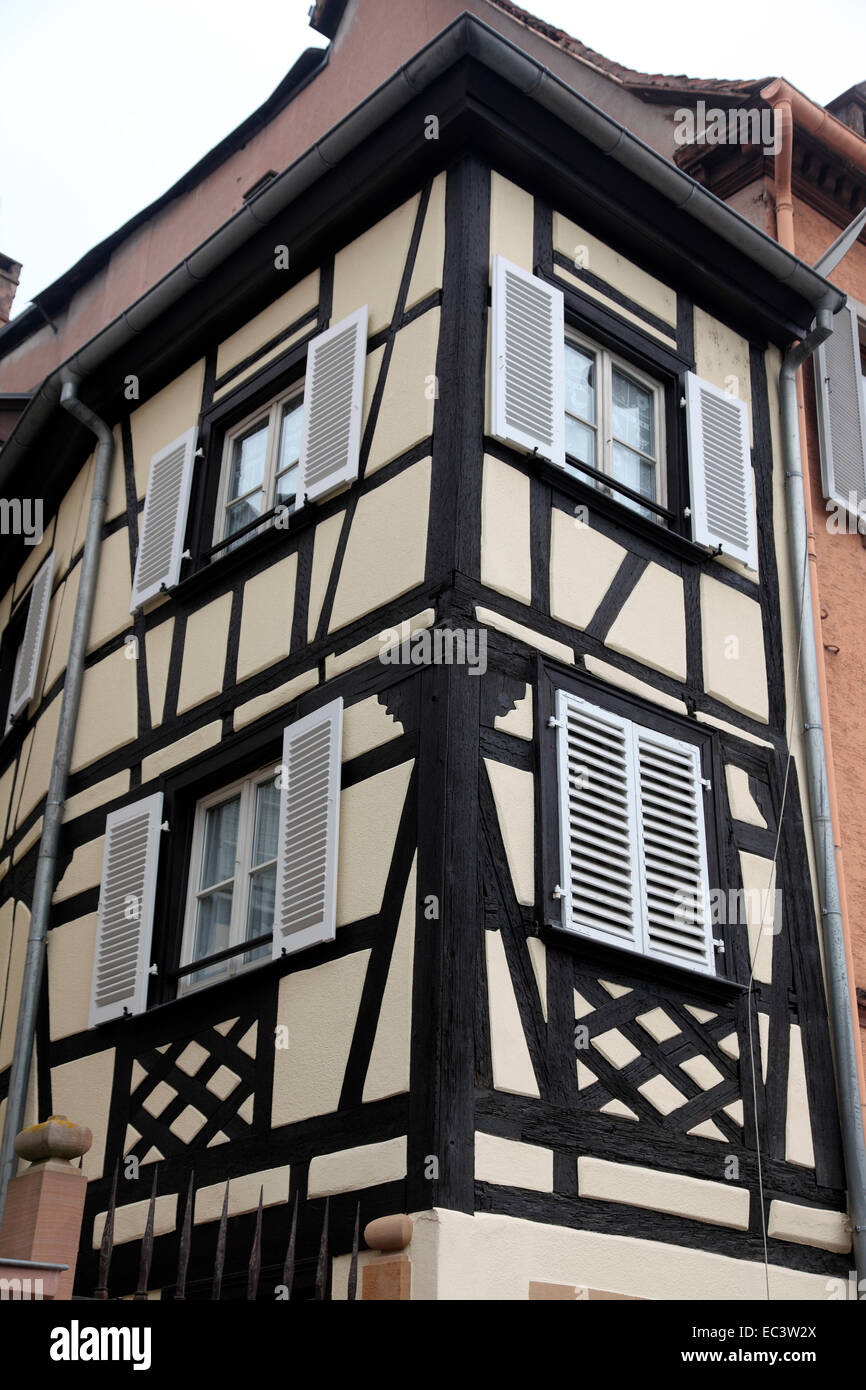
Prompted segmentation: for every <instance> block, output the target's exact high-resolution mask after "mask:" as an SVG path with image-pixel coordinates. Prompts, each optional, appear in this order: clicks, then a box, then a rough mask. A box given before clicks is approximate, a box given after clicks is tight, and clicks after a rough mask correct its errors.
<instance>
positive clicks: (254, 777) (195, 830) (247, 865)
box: [176, 763, 277, 999]
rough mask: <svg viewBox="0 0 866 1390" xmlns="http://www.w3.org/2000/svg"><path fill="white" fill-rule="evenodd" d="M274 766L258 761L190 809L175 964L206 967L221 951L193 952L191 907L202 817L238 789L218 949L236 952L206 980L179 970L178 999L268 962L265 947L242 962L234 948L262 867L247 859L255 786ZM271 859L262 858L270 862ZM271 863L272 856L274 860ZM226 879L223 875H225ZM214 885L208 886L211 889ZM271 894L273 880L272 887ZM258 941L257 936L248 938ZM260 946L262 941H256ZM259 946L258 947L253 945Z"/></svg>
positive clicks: (240, 937) (200, 848)
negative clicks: (224, 934) (224, 932)
mask: <svg viewBox="0 0 866 1390" xmlns="http://www.w3.org/2000/svg"><path fill="white" fill-rule="evenodd" d="M276 771H277V768H276V766H275V765H274V764H272V763H266V764H265V765H264V766H259V768H258V769H257V771H256V772H253V773H249V774H247V775H246V776H244V777H239V778H237V779H236V780H235V781H234V782H230V783H228V784H225V785H223V786H220V787H217V788H215V789H214V790H212V791H210V792H208V793H207V794H206V795H205V796H203V797H200V798H199V799H198V800H197V801H196V803H195V806H194V808H193V824H192V839H191V844H190V851H189V855H188V857H187V861H186V895H185V898H184V912H183V919H182V922H181V929H180V953H179V957H178V969H179V970H182V971H186V970H187V967H188V966H191V965H196V966H200V968H201V969H206V968H207V963H208V961H209V960H212V959H214V958H215V957H218V956H219V955H221V954H222V951H215V952H213V954H212V955H211V956H202V957H201V959H200V961H199V960H197V959H195V958H194V957H193V955H192V951H193V947H194V944H195V929H196V908H197V904H198V899H199V897H200V895H201V893H202V891H203V890H202V888H201V886H200V884H201V866H202V853H203V850H204V831H205V824H206V822H207V813H208V811H209V810H212V809H213V808H214V807H216V806H220V805H222V804H223V803H224V802H227V801H231V800H232V798H233V797H234V796H235V795H236V794H237V793H240V799H241V806H240V810H239V813H238V840H237V845H236V849H235V872H234V874H233V876H232V880H231V881H232V885H233V890H232V917H231V922H230V925H229V942H228V945H227V946H225V947H224V948H222V949H223V951H229V950H236V951H237V954H236V955H234V956H230V957H229V958H228V959H226V960H224V961H218V962H217V964H218V965H221V966H222V967H223V968H222V969H221V970H219V972H218V973H217V974H216V975H210V976H209V977H208V978H207V979H203V980H196V981H193V974H194V973H195V972H192V971H189V972H187V973H185V974H182V975H181V976H180V978H179V979H178V980H177V994H176V997H177V998H178V999H180V998H183V997H184V996H185V995H188V994H193V993H196V992H197V991H198V990H201V989H207V988H210V987H211V986H212V985H218V984H223V983H224V982H225V981H226V980H230V979H233V978H234V977H235V976H237V975H240V974H244V973H246V971H248V970H254V969H256V968H258V967H260V966H262V965H268V964H270V961H271V953H270V951H269V952H268V953H267V956H262V957H260V958H259V959H256V960H250V961H246V962H245V961H244V960H243V955H244V952H243V951H242V950H241V949H239V948H241V947H242V946H244V944H245V938H244V936H243V930H244V925H245V923H246V920H247V916H248V912H249V900H250V881H251V879H252V877H253V872H254V868H258V869H261V868H263V867H265V866H264V865H256V866H254V865H253V864H252V862H251V861H252V851H253V844H254V835H255V810H256V792H257V790H258V788H259V787H260V786H262V785H264V783H266V782H271V783H273V779H274V776H275V774H276ZM270 862H271V861H266V864H269V863H270ZM273 862H274V864H276V862H277V861H276V859H274V861H273ZM241 874H242V875H243V880H244V881H243V891H242V892H240V893H239V892H238V880H239V878H240V876H241ZM224 881H225V882H228V880H224ZM218 886H219V885H216V884H214V885H210V890H211V891H213V889H214V888H216V887H218ZM274 892H275V894H276V885H275V887H274ZM252 939H253V940H257V939H258V938H252ZM260 945H261V943H260ZM252 949H259V948H252Z"/></svg>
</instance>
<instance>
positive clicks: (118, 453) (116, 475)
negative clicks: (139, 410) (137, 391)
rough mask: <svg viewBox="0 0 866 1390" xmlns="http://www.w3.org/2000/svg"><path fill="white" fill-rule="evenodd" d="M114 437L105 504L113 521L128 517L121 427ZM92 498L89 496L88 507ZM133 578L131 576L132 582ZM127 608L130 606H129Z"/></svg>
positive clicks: (116, 428)
mask: <svg viewBox="0 0 866 1390" xmlns="http://www.w3.org/2000/svg"><path fill="white" fill-rule="evenodd" d="M112 433H113V435H114V458H113V459H112V461H111V472H110V474H109V477H108V500H107V501H106V504H105V520H106V521H113V520H114V518H115V517H117V516H126V513H127V502H126V466H125V464H124V459H123V434H122V431H121V428H120V426H119V425H115V427H114V430H113V431H112ZM89 505H90V498H89V496H88V506H89ZM131 579H132V576H130V582H131ZM127 607H129V605H128V604H127Z"/></svg>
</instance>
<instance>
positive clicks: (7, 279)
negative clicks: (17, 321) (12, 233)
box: [0, 251, 21, 327]
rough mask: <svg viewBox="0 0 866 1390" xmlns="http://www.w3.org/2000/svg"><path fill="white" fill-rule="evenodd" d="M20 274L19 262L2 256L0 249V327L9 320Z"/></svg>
mask: <svg viewBox="0 0 866 1390" xmlns="http://www.w3.org/2000/svg"><path fill="white" fill-rule="evenodd" d="M20 274H21V263H20V262H19V261H13V260H12V258H11V256H4V255H3V253H2V251H0V327H2V325H3V324H4V323H8V322H9V315H10V313H11V312H12V301H13V299H14V298H15V291H16V290H17V288H18V276H19V275H20Z"/></svg>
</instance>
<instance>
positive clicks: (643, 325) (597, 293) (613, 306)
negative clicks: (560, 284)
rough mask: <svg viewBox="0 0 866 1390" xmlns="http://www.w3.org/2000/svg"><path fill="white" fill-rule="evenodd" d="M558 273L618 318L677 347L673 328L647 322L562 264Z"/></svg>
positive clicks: (558, 267) (661, 341)
mask: <svg viewBox="0 0 866 1390" xmlns="http://www.w3.org/2000/svg"><path fill="white" fill-rule="evenodd" d="M556 275H557V279H560V280H567V281H568V283H569V284H570V285H574V287H575V289H576V290H578V291H579V292H580V293H581V294H584V295H586V296H587V298H588V299H593V300H595V302H596V304H601V305H603V307H604V308H605V309H609V310H610V312H611V313H612V314H616V316H617V317H618V318H621V319H624V320H625V321H626V323H632V324H634V326H635V328H639V329H640V330H641V332H642V333H648V334H649V336H650V337H651V338H657V339H658V341H659V342H660V343H664V344H665V346H666V347H673V348H676V345H677V339H676V334H675V333H674V331H673V329H671V331H670V332H668V333H663V332H662V331H661V329H659V328H656V326H655V324H652V323H647V321H646V319H644V318H641V316H640V314H635V313H632V311H631V309H626V308H625V307H624V306H623V305H622V304H620V303H619V301H618V300H616V299H611V297H610V295H608V294H602V292H601V290H599V289H596V287H595V285H590V284H589V283H588V282H587V281H586V280H582V279H581V278H580V276H578V275H575V274H574V273H573V271H570V270H565V269H564V268H563V267H562V266H561V265H558V266H557V267H556Z"/></svg>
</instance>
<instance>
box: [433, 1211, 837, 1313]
mask: <svg viewBox="0 0 866 1390" xmlns="http://www.w3.org/2000/svg"><path fill="white" fill-rule="evenodd" d="M412 1217H413V1221H414V1234H413V1238H412V1246H411V1258H412V1297H413V1299H417V1300H428V1299H439V1300H449V1299H454V1300H459V1301H472V1302H477V1301H478V1300H484V1301H490V1302H494V1301H495V1302H500V1301H507V1302H518V1303H525V1302H526V1299H527V1293H528V1287H529V1280H530V1279H543V1280H545V1281H548V1282H550V1283H562V1284H571V1285H574V1284H575V1283H576V1282H577V1279H578V1278H579V1279H580V1280H581V1281H582V1283H583V1286H584V1287H588V1288H597V1289H608V1290H610V1291H611V1292H619V1293H626V1294H630V1295H632V1296H633V1297H635V1298H646V1299H651V1300H656V1299H664V1300H672V1301H680V1300H683V1301H692V1300H719V1301H721V1302H727V1301H735V1300H761V1299H763V1300H766V1298H767V1290H766V1284H765V1267H764V1263H763V1261H762V1260H738V1259H734V1258H733V1257H731V1256H729V1255H718V1254H715V1253H711V1252H710V1251H707V1250H701V1249H697V1248H693V1247H689V1246H685V1245H674V1244H668V1243H666V1242H664V1241H661V1240H659V1241H655V1240H641V1239H639V1238H637V1237H635V1236H625V1235H614V1234H608V1233H604V1234H602V1233H600V1232H596V1231H587V1230H576V1229H573V1228H570V1227H567V1226H559V1225H555V1226H554V1225H549V1224H546V1223H544V1222H540V1221H527V1220H523V1219H522V1218H517V1217H512V1216H501V1215H494V1214H492V1213H488V1212H477V1213H476V1214H475V1215H474V1216H469V1215H466V1214H464V1213H463V1212H454V1211H445V1210H442V1209H440V1208H437V1209H435V1210H433V1211H426V1212H418V1213H412ZM576 1271H579V1274H576ZM767 1277H768V1278H769V1282H770V1295H771V1298H772V1299H773V1300H778V1301H787V1300H799V1299H814V1300H818V1299H826V1297H827V1287H826V1286H827V1276H826V1274H821V1273H818V1274H808V1273H805V1272H803V1271H800V1270H796V1269H788V1268H785V1267H782V1266H780V1265H772V1264H771V1265H770V1266H769V1270H768V1275H767Z"/></svg>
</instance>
